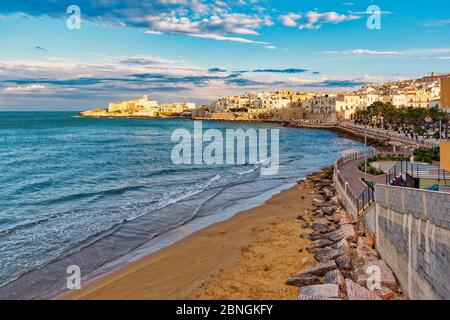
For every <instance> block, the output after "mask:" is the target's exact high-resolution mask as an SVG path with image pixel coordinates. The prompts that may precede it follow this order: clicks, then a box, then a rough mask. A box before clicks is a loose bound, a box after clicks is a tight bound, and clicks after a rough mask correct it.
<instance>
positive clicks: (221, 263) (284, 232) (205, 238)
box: [58, 179, 315, 299]
mask: <svg viewBox="0 0 450 320" xmlns="http://www.w3.org/2000/svg"><path fill="white" fill-rule="evenodd" d="M313 190H314V189H313V186H312V184H311V181H310V180H309V179H307V180H305V181H304V182H300V183H298V184H297V185H295V186H294V187H292V188H290V189H287V190H285V191H283V192H281V193H280V194H278V195H276V196H274V197H272V198H271V199H269V200H268V201H266V202H265V203H264V204H263V205H261V206H259V207H255V208H253V209H250V210H247V211H243V212H240V213H238V214H236V215H235V216H234V217H232V218H231V219H228V220H226V221H223V222H220V223H217V224H214V225H211V226H209V227H207V228H205V229H203V230H200V231H198V232H196V233H194V234H192V235H190V236H188V237H186V238H184V239H183V240H181V241H179V242H176V243H174V244H173V245H171V246H169V247H166V248H164V249H162V250H160V251H158V252H156V253H153V254H150V255H148V256H146V257H144V258H142V259H140V260H138V261H137V262H133V263H130V264H128V265H125V266H123V267H121V268H119V269H117V270H116V271H114V272H112V273H110V274H108V275H106V276H104V277H102V278H100V279H97V280H94V281H92V282H90V283H88V284H86V285H84V286H83V287H82V288H81V289H80V290H77V291H73V292H70V293H68V294H64V295H62V296H59V297H58V299H295V298H296V297H297V295H298V288H297V287H293V286H288V285H286V284H285V281H286V279H287V278H288V277H289V276H290V275H292V274H296V273H298V272H299V270H301V269H303V268H305V267H307V266H309V265H312V264H313V263H314V262H315V259H314V257H313V255H312V254H310V253H308V252H307V251H306V250H302V248H304V247H305V246H306V245H307V244H308V243H309V242H310V240H308V239H302V238H300V237H299V234H300V233H301V232H302V230H304V229H302V227H301V224H302V223H301V222H299V221H296V217H297V216H298V215H299V214H301V213H304V212H305V211H306V210H308V209H311V208H313V206H312V195H313Z"/></svg>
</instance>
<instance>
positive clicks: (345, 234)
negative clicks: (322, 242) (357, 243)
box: [323, 224, 356, 242]
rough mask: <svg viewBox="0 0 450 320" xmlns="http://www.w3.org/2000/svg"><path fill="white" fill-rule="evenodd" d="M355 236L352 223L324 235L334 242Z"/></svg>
mask: <svg viewBox="0 0 450 320" xmlns="http://www.w3.org/2000/svg"><path fill="white" fill-rule="evenodd" d="M355 236H356V234H355V229H354V228H353V226H352V225H350V224H344V225H342V226H341V227H340V228H339V229H337V230H334V231H331V232H329V233H327V234H324V235H323V237H324V238H326V239H328V240H331V241H334V242H337V241H340V240H342V239H349V238H353V237H355Z"/></svg>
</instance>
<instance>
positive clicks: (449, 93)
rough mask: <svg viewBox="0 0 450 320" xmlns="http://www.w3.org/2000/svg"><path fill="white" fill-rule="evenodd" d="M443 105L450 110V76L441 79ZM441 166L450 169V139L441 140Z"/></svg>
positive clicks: (443, 107)
mask: <svg viewBox="0 0 450 320" xmlns="http://www.w3.org/2000/svg"><path fill="white" fill-rule="evenodd" d="M441 106H442V109H444V110H446V111H447V112H450V78H445V79H441ZM441 168H442V169H444V170H447V171H450V141H449V140H442V141H441Z"/></svg>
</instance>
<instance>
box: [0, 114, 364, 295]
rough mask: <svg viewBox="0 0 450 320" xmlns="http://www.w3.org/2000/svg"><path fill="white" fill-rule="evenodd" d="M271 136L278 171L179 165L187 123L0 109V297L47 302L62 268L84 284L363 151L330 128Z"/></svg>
mask: <svg viewBox="0 0 450 320" xmlns="http://www.w3.org/2000/svg"><path fill="white" fill-rule="evenodd" d="M203 127H204V129H208V128H215V129H219V130H221V131H224V130H225V129H227V128H242V129H248V128H255V129H258V128H266V129H273V128H277V129H279V130H280V143H279V144H280V170H279V172H278V174H276V175H274V176H261V175H260V168H259V166H258V165H253V164H244V165H237V164H234V165H220V166H218V165H210V166H208V165H174V164H173V163H172V161H171V158H170V155H171V151H172V148H173V146H174V143H173V142H171V139H170V137H171V134H172V132H173V130H175V129H177V128H186V129H188V130H191V131H192V130H193V121H190V120H185V119H86V118H77V117H75V113H74V112H19V113H12V112H0V168H1V171H0V266H1V268H0V298H11V297H16V298H39V297H48V296H51V295H53V294H56V293H57V292H60V290H62V289H63V287H64V283H65V276H67V275H66V274H65V268H66V267H67V265H69V264H77V265H79V266H80V267H81V270H82V272H83V276H88V275H89V274H91V273H94V272H95V271H96V270H98V268H100V267H101V266H103V265H105V264H107V263H108V262H111V261H113V260H115V259H118V258H120V257H122V256H124V255H125V254H127V253H129V252H130V251H132V250H135V249H137V248H139V247H140V246H142V245H143V244H145V243H147V242H148V241H153V240H154V239H158V237H161V236H163V235H165V234H167V232H169V231H171V232H173V231H174V230H176V229H177V228H179V227H180V226H182V225H185V224H187V223H193V222H195V221H196V219H199V218H201V217H206V216H211V217H212V220H214V215H216V214H218V213H220V212H222V211H223V210H225V209H227V208H229V207H231V206H233V205H236V204H239V203H243V202H245V201H246V199H248V198H251V197H254V196H256V195H258V194H261V193H264V192H267V191H270V190H273V189H275V188H279V187H280V186H283V185H287V184H289V183H293V182H295V181H297V180H299V179H301V178H302V177H305V176H306V175H307V174H308V173H311V172H314V171H317V170H319V169H321V168H322V167H324V166H327V165H330V164H332V162H333V161H334V160H336V159H337V158H338V157H339V155H340V154H341V153H342V152H343V151H346V150H349V149H356V148H357V149H359V148H361V144H360V143H358V142H356V141H352V140H348V139H345V138H342V137H340V136H337V135H336V134H334V133H332V132H329V131H325V130H309V129H294V128H284V127H281V126H279V125H276V124H243V123H224V122H203Z"/></svg>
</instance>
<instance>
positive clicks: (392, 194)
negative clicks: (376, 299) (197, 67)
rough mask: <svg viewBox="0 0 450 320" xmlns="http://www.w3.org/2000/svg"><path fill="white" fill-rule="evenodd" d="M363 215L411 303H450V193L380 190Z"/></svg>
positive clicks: (378, 246) (390, 187) (367, 226)
mask: <svg viewBox="0 0 450 320" xmlns="http://www.w3.org/2000/svg"><path fill="white" fill-rule="evenodd" d="M375 193H376V194H375V203H374V204H373V205H372V206H370V207H369V208H367V209H366V210H365V211H364V213H363V217H362V219H363V222H364V224H365V228H366V229H367V230H368V231H369V232H371V233H373V234H374V235H375V237H376V248H377V250H378V252H379V253H380V255H381V257H382V258H383V259H384V260H385V261H386V263H387V264H388V265H389V266H390V268H391V269H392V270H393V272H394V273H395V275H396V277H397V279H398V281H399V282H400V284H401V286H402V288H403V290H404V291H405V292H406V293H407V295H408V296H409V297H410V298H411V299H450V277H449V270H450V269H449V266H450V254H449V253H450V249H449V248H450V230H449V226H450V194H446V193H440V192H432V191H426V190H418V189H409V188H401V187H394V186H386V185H376V192H375Z"/></svg>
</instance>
